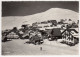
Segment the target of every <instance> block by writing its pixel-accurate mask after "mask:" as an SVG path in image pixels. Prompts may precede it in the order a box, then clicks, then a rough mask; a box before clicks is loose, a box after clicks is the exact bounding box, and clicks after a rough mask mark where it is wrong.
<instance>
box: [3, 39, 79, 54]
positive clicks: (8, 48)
mask: <svg viewBox="0 0 80 57" xmlns="http://www.w3.org/2000/svg"><path fill="white" fill-rule="evenodd" d="M26 41H28V40H26V39H25V40H21V39H14V40H12V41H7V42H2V55H78V53H79V47H78V44H77V45H75V46H71V47H70V46H68V45H66V44H61V43H59V42H58V41H48V40H47V39H45V40H44V43H43V44H41V45H34V44H27V43H25V42H26ZM41 47H42V50H40V48H41Z"/></svg>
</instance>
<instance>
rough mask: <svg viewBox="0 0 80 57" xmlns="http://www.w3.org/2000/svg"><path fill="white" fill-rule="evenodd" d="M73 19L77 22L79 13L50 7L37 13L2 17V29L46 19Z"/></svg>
mask: <svg viewBox="0 0 80 57" xmlns="http://www.w3.org/2000/svg"><path fill="white" fill-rule="evenodd" d="M60 19H67V20H66V22H68V19H71V20H72V21H74V22H77V20H78V19H79V13H77V12H75V11H72V10H69V9H63V8H50V9H48V10H46V11H44V12H41V13H36V14H33V15H28V16H6V17H2V29H3V30H4V29H12V28H13V27H18V28H20V27H21V25H22V24H32V23H34V22H41V21H46V20H57V21H59V20H60Z"/></svg>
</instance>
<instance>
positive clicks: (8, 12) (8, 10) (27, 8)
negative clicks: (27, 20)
mask: <svg viewBox="0 0 80 57" xmlns="http://www.w3.org/2000/svg"><path fill="white" fill-rule="evenodd" d="M50 8H65V9H70V10H73V11H76V12H79V3H78V2H77V1H76V2H68V1H67V2H66V1H65V2H59V1H57V2H56V1H55V2H54V1H51V2H50V1H45V2H44V1H42V2H39V1H38V2H35V1H33V2H29V1H27V2H20V1H17V2H2V16H25V15H31V14H36V13H39V12H43V11H46V10H48V9H50Z"/></svg>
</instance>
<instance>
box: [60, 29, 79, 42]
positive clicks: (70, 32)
mask: <svg viewBox="0 0 80 57" xmlns="http://www.w3.org/2000/svg"><path fill="white" fill-rule="evenodd" d="M62 39H63V41H65V42H67V43H73V44H76V43H78V42H79V36H78V29H77V28H76V29H75V28H70V29H65V30H64V31H63V32H62Z"/></svg>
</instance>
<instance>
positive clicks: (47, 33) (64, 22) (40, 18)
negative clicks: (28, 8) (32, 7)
mask: <svg viewBox="0 0 80 57" xmlns="http://www.w3.org/2000/svg"><path fill="white" fill-rule="evenodd" d="M5 28H6V29H5ZM1 41H2V55H48V54H49V55H65V54H66V55H74V54H78V44H79V20H78V13H77V12H75V11H72V10H69V9H63V8H50V9H48V10H46V11H44V12H41V13H36V14H33V15H29V16H9V17H2V39H1ZM64 50H65V51H64ZM57 51H58V52H57Z"/></svg>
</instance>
